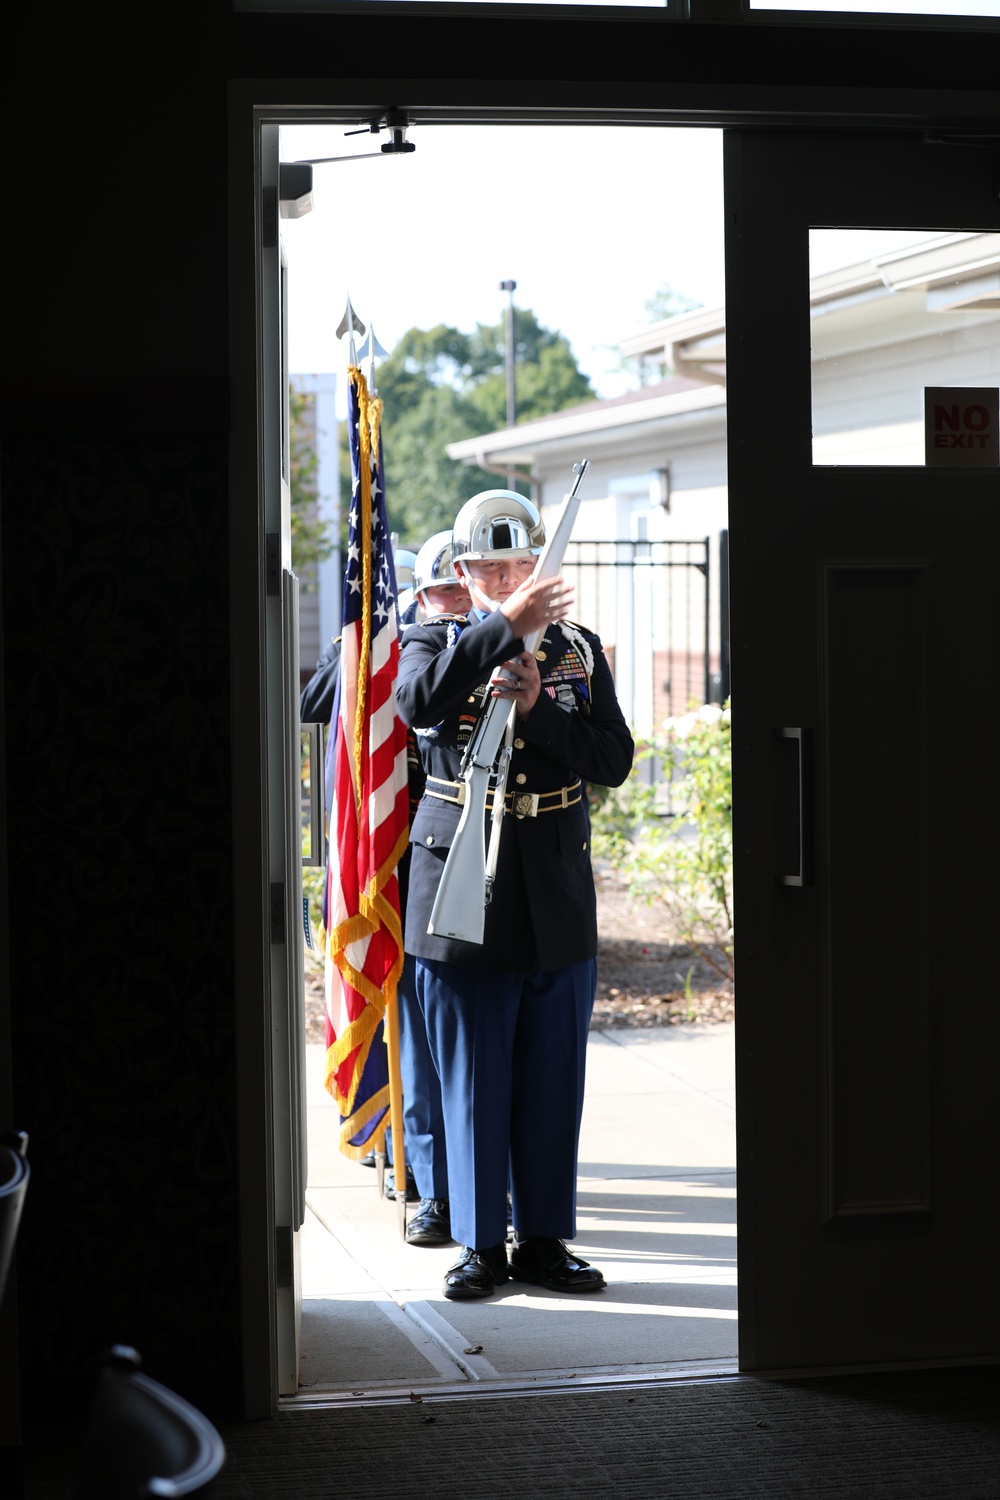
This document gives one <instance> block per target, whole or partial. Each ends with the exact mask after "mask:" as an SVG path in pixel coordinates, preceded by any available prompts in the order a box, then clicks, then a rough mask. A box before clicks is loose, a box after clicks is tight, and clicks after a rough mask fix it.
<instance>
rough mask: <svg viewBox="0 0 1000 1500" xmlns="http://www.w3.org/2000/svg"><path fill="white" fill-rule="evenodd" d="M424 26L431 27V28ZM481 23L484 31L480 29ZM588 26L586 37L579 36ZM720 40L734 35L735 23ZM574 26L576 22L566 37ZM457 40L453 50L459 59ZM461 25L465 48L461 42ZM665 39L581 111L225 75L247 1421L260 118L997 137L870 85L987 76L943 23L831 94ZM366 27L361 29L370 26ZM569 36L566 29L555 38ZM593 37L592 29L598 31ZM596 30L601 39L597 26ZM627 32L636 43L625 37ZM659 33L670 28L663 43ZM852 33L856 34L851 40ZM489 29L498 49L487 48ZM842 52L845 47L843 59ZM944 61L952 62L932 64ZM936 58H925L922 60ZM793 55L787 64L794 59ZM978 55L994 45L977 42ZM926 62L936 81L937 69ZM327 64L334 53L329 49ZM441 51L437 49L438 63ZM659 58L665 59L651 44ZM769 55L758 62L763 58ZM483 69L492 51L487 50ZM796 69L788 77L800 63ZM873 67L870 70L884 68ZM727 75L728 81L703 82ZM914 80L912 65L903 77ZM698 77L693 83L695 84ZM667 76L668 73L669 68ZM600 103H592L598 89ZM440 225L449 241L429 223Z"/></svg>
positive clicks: (498, 91) (543, 37)
mask: <svg viewBox="0 0 1000 1500" xmlns="http://www.w3.org/2000/svg"><path fill="white" fill-rule="evenodd" d="M423 24H424V27H425V34H424V36H423V37H422V38H421V45H420V49H419V51H420V55H424V56H426V52H427V41H428V38H427V35H426V28H427V26H428V21H425V22H424V23H423ZM431 25H433V23H431ZM477 25H478V26H481V25H482V23H474V22H470V23H468V26H465V25H463V24H462V23H452V25H451V28H450V39H449V49H448V55H450V56H453V57H454V56H461V55H462V52H463V51H467V52H468V55H469V56H470V57H471V56H475V58H476V61H477V62H478V63H479V64H480V65H481V64H482V61H483V54H482V52H481V51H479V52H478V53H477V52H476V50H475V45H474V42H473V39H474V38H475V37H477V36H478V37H479V39H480V42H481V41H482V39H483V37H484V36H485V35H486V33H483V32H481V31H477ZM494 27H495V23H494ZM406 29H407V23H406V19H405V18H404V17H400V22H399V24H398V26H397V27H396V30H395V38H394V39H395V41H396V42H397V44H398V47H397V48H394V49H393V51H394V53H395V55H397V56H398V55H399V53H400V51H401V50H402V45H403V43H404V39H405V32H406ZM586 29H587V30H589V29H590V28H589V27H587V28H586ZM730 30H731V31H734V30H735V28H731V29H730ZM511 31H512V32H514V31H517V32H518V33H521V41H522V43H523V44H524V45H525V46H526V45H527V43H528V42H529V41H530V42H531V43H532V45H533V46H535V47H537V46H538V44H539V43H541V42H543V41H544V42H547V44H548V45H549V46H552V45H555V42H556V41H558V40H559V37H560V31H559V30H558V29H554V28H553V26H552V25H551V24H548V23H546V24H544V25H543V23H534V22H530V21H525V22H520V23H518V22H514V23H512V26H511ZM579 31H580V26H579V25H577V33H578V34H579ZM456 32H457V33H459V36H458V38H457V44H458V46H459V48H461V49H462V50H461V51H459V52H457V53H456V51H455V47H456ZM466 32H467V33H468V41H467V43H466V44H465V45H463V41H462V37H463V36H464V35H465V33H466ZM684 33H685V34H684V35H682V32H681V30H680V29H676V30H675V29H673V28H672V29H671V32H670V36H669V40H670V41H671V43H672V42H674V40H676V42H677V44H678V48H679V50H680V51H682V52H685V53H686V54H687V56H688V59H689V61H692V60H693V63H694V64H697V65H698V66H695V67H694V68H693V72H692V78H693V81H691V82H685V83H684V84H683V85H676V84H668V83H664V82H659V81H657V82H650V81H645V82H642V81H640V82H635V81H631V82H621V83H618V82H614V81H609V82H602V83H600V84H599V85H596V86H594V87H593V88H591V90H590V93H591V99H590V101H589V102H588V103H587V104H586V105H585V106H584V105H581V103H580V94H581V89H580V86H579V85H578V84H576V83H570V82H566V81H563V80H559V79H556V80H552V79H551V78H549V79H546V78H538V79H536V80H527V81H526V80H523V79H522V80H518V81H516V82H513V83H512V82H511V80H510V79H509V78H508V79H498V78H489V77H486V78H476V77H464V78H460V79H451V80H444V81H438V82H435V83H433V84H429V83H427V82H423V81H420V80H419V79H416V78H405V77H404V78H402V79H400V78H399V77H398V76H397V77H393V78H389V77H387V78H384V79H381V80H374V81H364V80H362V81H358V80H357V79H351V78H343V79H337V78H327V79H323V80H321V81H319V82H317V81H315V80H311V81H307V80H302V79H279V78H269V79H263V80H256V81H249V82H248V81H243V80H241V81H238V82H233V83H231V85H230V90H229V127H230V129H229V298H230V302H229V306H230V330H231V332H230V381H231V392H232V406H231V410H232V432H231V446H230V494H231V497H232V504H231V509H230V537H231V542H230V547H231V551H230V564H231V599H232V607H231V629H232V658H231V664H232V678H231V682H232V703H233V725H232V727H233V745H234V761H233V803H234V860H233V883H234V908H235V911H236V913H237V971H236V986H237V994H236V1015H237V1067H238V1119H239V1135H240V1169H239V1170H240V1194H241V1242H242V1246H243V1250H242V1255H243V1265H242V1277H243V1280H242V1288H243V1340H244V1397H245V1406H246V1412H247V1415H248V1416H260V1415H264V1414H267V1413H269V1412H270V1411H272V1410H273V1409H274V1407H275V1404H276V1394H275V1392H276V1373H275V1357H274V1329H275V1318H274V1292H273V1286H274V1222H273V1206H272V1203H271V1201H270V1193H269V1188H268V1182H269V1173H268V1172H266V1171H264V1170H262V1169H261V1163H263V1162H266V1161H268V1160H269V1153H270V1131H269V1123H268V1119H269V1110H270V1097H271V1078H270V1051H269V1049H270V1011H269V996H268V992H267V978H266V976H267V973H268V954H269V930H268V905H267V892H268V882H267V863H266V844H265V838H266V828H267V809H266V803H265V798H264V786H265V782H264V746H263V739H262V735H263V715H264V708H265V694H264V668H263V661H264V656H263V651H264V634H263V608H264V599H265V594H266V581H265V570H266V560H265V555H264V535H263V525H262V516H263V509H262V489H263V484H262V465H261V457H260V451H259V444H258V431H259V426H260V400H261V398H260V391H259V382H258V374H257V365H258V347H257V328H256V311H255V297H256V270H255V259H256V246H257V244H258V243H259V237H260V232H261V205H260V203H259V202H258V201H257V200H258V195H257V194H256V192H255V170H256V166H257V158H258V154H259V126H260V125H261V124H262V123H281V124H293V123H317V124H318V123H331V124H337V123H344V124H345V125H352V124H353V125H356V124H357V122H358V121H359V120H363V119H365V118H368V117H372V116H376V115H378V114H379V113H380V112H381V111H382V110H384V109H385V107H386V105H387V103H392V104H393V105H395V106H396V107H398V108H402V109H405V110H407V112H408V113H409V114H410V117H411V120H412V121H414V122H415V123H419V124H420V125H421V126H433V125H435V124H438V125H443V124H452V125H455V124H467V125H469V126H470V127H474V126H475V125H476V124H503V123H508V124H512V125H513V124H524V123H533V124H541V123H548V124H554V125H566V124H579V125H580V126H581V127H585V126H586V125H588V124H621V125H633V126H635V125H645V126H648V127H652V128H665V127H671V128H672V127H684V126H688V127H691V126H697V127H699V128H706V127H714V128H723V129H740V130H747V129H751V130H752V129H755V128H767V129H770V130H774V129H784V130H793V131H797V132H802V131H808V130H810V129H823V130H825V131H830V130H856V129H858V128H866V129H869V130H871V129H881V130H890V131H906V132H920V131H924V130H938V131H942V130H944V131H959V132H963V133H983V132H984V131H988V130H990V129H993V130H997V131H1000V90H996V89H993V88H972V87H969V88H962V87H954V86H952V87H942V86H925V87H923V88H921V87H911V88H906V89H901V88H891V87H888V88H887V87H885V86H884V85H880V83H879V78H880V77H897V76H898V71H897V69H896V67H895V66H894V64H898V49H899V48H901V47H906V49H907V53H908V55H910V53H911V52H912V51H913V49H914V46H915V44H914V40H913V39H914V37H915V36H916V38H917V43H916V49H917V51H919V52H920V53H921V55H922V56H926V59H927V64H928V73H927V76H928V77H929V78H931V79H933V78H934V77H935V76H936V77H937V78H938V79H941V78H947V77H951V78H955V77H959V78H961V77H962V76H963V70H965V69H966V68H969V70H970V81H971V80H972V75H974V74H975V73H976V72H977V71H978V73H979V76H980V77H985V76H986V72H985V68H984V67H983V66H982V64H981V63H980V64H978V65H977V63H976V61H975V59H974V58H973V59H972V61H971V64H970V59H969V56H968V53H969V50H970V49H969V40H970V39H969V38H968V37H967V36H966V37H955V38H945V37H943V36H942V33H941V32H940V31H928V32H927V33H914V32H913V31H912V30H911V31H909V32H907V33H903V32H901V31H900V32H896V33H895V37H893V36H892V34H888V33H887V34H883V33H881V32H878V33H874V32H872V31H871V30H870V29H867V30H865V31H864V32H862V33H854V32H852V31H850V29H846V28H839V30H838V33H837V37H836V47H835V48H834V51H835V52H839V51H840V49H841V48H843V47H847V49H848V51H847V54H846V55H847V56H848V57H849V58H850V60H851V65H850V66H847V67H846V69H845V72H844V74H843V76H845V77H847V78H852V77H855V76H856V74H857V72H858V71H859V67H858V62H859V57H858V50H857V49H860V48H861V46H862V43H863V45H864V49H865V50H864V58H863V65H862V66H861V68H860V71H861V72H863V73H864V74H865V79H864V80H863V81H861V82H859V83H855V84H850V83H848V84H847V85H845V86H842V87H837V86H835V85H832V84H831V85H827V84H826V83H824V82H821V81H816V82H813V83H806V84H800V83H783V82H781V81H780V77H781V76H785V77H791V78H795V77H796V76H798V77H803V78H814V77H815V74H816V69H817V67H818V66H823V67H826V68H827V72H828V74H829V76H831V77H836V74H835V72H834V71H833V70H834V68H835V67H836V65H837V64H836V57H834V58H833V59H832V61H831V59H830V58H827V59H826V60H825V62H824V63H822V64H817V62H816V56H817V53H816V50H815V49H816V46H817V42H818V40H819V39H818V37H817V32H816V28H815V27H812V28H802V29H801V30H800V32H799V34H798V35H797V37H796V36H795V35H794V28H788V29H787V36H788V37H792V39H793V40H795V42H796V47H795V48H793V49H792V55H791V59H790V62H785V63H783V64H782V65H780V66H778V67H777V68H776V66H775V64H774V61H773V59H774V51H773V47H772V51H771V54H770V56H771V71H770V74H769V73H768V72H767V71H766V70H764V71H761V72H758V73H756V74H755V73H754V72H753V68H752V61H753V55H754V54H756V53H758V51H759V48H760V42H761V40H763V42H764V43H767V42H768V41H770V42H771V43H772V44H773V42H774V41H775V36H776V33H775V29H774V28H773V27H772V28H766V29H763V30H761V31H758V32H757V33H755V34H754V33H752V31H751V29H750V28H744V29H742V30H741V32H740V35H739V37H738V38H736V37H733V36H728V37H725V38H724V40H725V42H726V43H727V44H729V43H732V42H738V43H739V45H738V47H736V48H735V50H734V49H732V48H728V47H727V51H728V53H729V55H730V56H731V58H732V59H733V62H734V64H735V62H736V59H737V56H738V55H741V56H742V64H741V65H740V66H739V67H736V68H734V69H727V68H725V67H720V51H719V48H718V47H717V48H716V52H715V53H714V54H711V55H701V54H699V53H698V50H697V44H698V42H699V40H701V41H704V40H707V41H709V42H712V41H715V42H716V43H721V42H722V41H723V37H722V36H721V34H720V32H719V31H718V30H716V31H714V32H713V28H712V27H694V26H692V27H690V28H684ZM369 35H370V33H369ZM561 35H562V36H565V30H562V32H561ZM601 35H602V33H601V32H600V30H599V29H598V28H594V38H595V40H599V38H600V36H601ZM603 35H604V36H605V37H606V38H610V29H609V28H608V27H607V25H606V24H605V30H604V32H603ZM630 35H631V37H632V40H633V41H635V40H638V38H637V36H636V34H635V33H634V32H631V33H630ZM660 35H661V36H663V37H664V38H666V37H667V33H666V32H662V33H660ZM505 36H507V41H506V43H505V47H504V51H505V52H508V51H510V49H511V48H512V47H513V50H512V51H510V55H518V50H517V45H516V44H515V43H514V42H513V40H512V38H511V37H510V36H509V35H508V34H507V33H505ZM852 39H853V40H852ZM952 41H955V42H959V43H962V44H964V48H965V53H966V55H965V57H964V58H962V57H960V55H959V54H958V53H957V52H956V53H955V60H954V62H953V63H952V62H950V56H951V42H952ZM495 46H496V43H495V35H494V50H495ZM851 47H854V48H855V49H856V50H855V51H854V52H853V53H852V52H851V51H850V49H851ZM942 47H943V51H944V52H945V53H947V54H948V56H947V57H943V55H942ZM928 49H934V50H928ZM796 50H797V52H798V62H796V55H795V53H796ZM981 51H984V52H985V51H992V49H981ZM935 52H936V59H937V72H936V74H935V70H934V66H933V64H934V58H935ZM341 55H347V54H346V53H343V54H341ZM442 55H444V54H442ZM664 55H666V49H665V48H664ZM760 56H761V57H766V56H767V53H766V52H760ZM491 61H492V58H491ZM797 66H798V67H799V68H800V69H801V71H799V72H798V73H796V67H797ZM880 69H881V70H882V71H881V72H880ZM727 71H729V72H730V73H731V75H732V76H735V77H736V78H737V80H738V81H736V82H725V81H723V82H709V81H707V80H708V79H710V78H718V77H724V76H725V73H726V72H727ZM776 72H777V75H778V77H777V79H776V81H775V82H774V83H767V82H759V83H758V82H745V81H743V80H745V79H746V78H748V77H749V78H753V77H762V78H767V77H768V76H771V77H775V74H776ZM917 72H919V69H918V70H917ZM699 73H700V75H701V79H702V81H699ZM671 74H672V76H674V77H676V76H677V71H676V69H675V68H671ZM595 94H596V95H597V96H599V97H597V98H595V97H593V96H594V95H595ZM442 232H443V233H446V232H447V224H446V223H445V222H443V225H442Z"/></svg>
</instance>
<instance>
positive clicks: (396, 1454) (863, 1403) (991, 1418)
mask: <svg viewBox="0 0 1000 1500" xmlns="http://www.w3.org/2000/svg"><path fill="white" fill-rule="evenodd" d="M221 1431H222V1434H223V1437H224V1438H225V1441H226V1444H227V1448H228V1459H227V1463H226V1467H225V1469H224V1470H223V1473H222V1475H221V1476H220V1479H219V1481H217V1484H216V1487H215V1490H214V1492H213V1500H281V1497H289V1500H291V1497H293V1496H294V1497H296V1500H320V1497H322V1500H394V1497H401V1500H402V1497H408V1496H411V1495H427V1496H433V1497H434V1500H494V1497H495V1500H501V1497H503V1500H512V1497H534V1496H557V1497H566V1500H569V1497H572V1500H580V1497H587V1496H601V1497H604V1496H607V1497H614V1500H618V1497H625V1500H629V1497H636V1500H640V1497H641V1500H661V1497H662V1500H703V1497H704V1500H754V1497H767V1500H785V1497H795V1496H808V1497H817V1496H818V1497H824V1500H830V1497H836V1500H923V1497H930V1496H933V1497H946V1500H997V1497H1000V1368H993V1367H990V1368H985V1369H984V1368H980V1369H963V1370H953V1371H933V1372H927V1371H923V1372H915V1373H912V1374H911V1373H907V1374H889V1375H865V1376H843V1377H840V1378H838V1379H824V1380H810V1381H798V1382H771V1381H763V1380H755V1379H753V1378H750V1377H747V1376H740V1377H735V1378H733V1379H731V1380H724V1381H711V1382H709V1381H704V1382H694V1383H690V1384H686V1385H682V1384H670V1385H660V1386H657V1387H654V1388H648V1389H644V1390H635V1389H633V1390H626V1389H616V1390H609V1389H603V1390H599V1389H581V1390H579V1391H576V1392H571V1393H566V1394H563V1393H561V1392H560V1393H558V1394H544V1395H542V1394H539V1395H528V1396H516V1397H501V1396H497V1397H490V1396H488V1395H483V1396H481V1397H476V1398H475V1399H471V1400H470V1399H468V1398H466V1399H463V1400H449V1399H448V1398H447V1397H437V1398H425V1399H424V1400H422V1401H407V1402H405V1403H385V1404H374V1405H370V1406H365V1407H341V1408H337V1409H325V1410H304V1411H294V1410H290V1411H282V1412H281V1413H280V1414H279V1415H278V1416H276V1417H273V1418H270V1419H269V1420H267V1421H262V1422H254V1423H242V1424H222V1426H221ZM26 1456H27V1458H28V1476H29V1485H28V1488H27V1495H28V1500H65V1497H66V1496H67V1494H68V1491H67V1490H66V1489H65V1488H64V1487H60V1486H59V1485H58V1484H55V1483H53V1480H52V1477H51V1476H52V1475H53V1473H54V1459H53V1448H52V1445H51V1443H49V1444H48V1446H47V1448H46V1447H44V1446H42V1445H41V1444H36V1445H35V1446H33V1447H32V1448H31V1449H29V1450H28V1453H27V1455H26ZM46 1457H47V1459H48V1473H49V1476H50V1478H49V1479H48V1480H46V1477H45V1468H46Z"/></svg>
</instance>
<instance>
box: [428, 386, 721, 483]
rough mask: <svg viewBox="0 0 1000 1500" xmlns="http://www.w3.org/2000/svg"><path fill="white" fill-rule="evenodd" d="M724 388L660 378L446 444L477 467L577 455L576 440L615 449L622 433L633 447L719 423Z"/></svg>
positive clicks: (591, 448) (452, 454)
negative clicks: (628, 390)
mask: <svg viewBox="0 0 1000 1500" xmlns="http://www.w3.org/2000/svg"><path fill="white" fill-rule="evenodd" d="M725 407H726V393H725V391H724V390H722V389H721V388H720V387H719V386H708V385H702V384H699V383H698V382H697V381H693V380H687V379H674V380H666V381H663V382H662V383H661V384H659V385H655V386H646V387H644V388H643V389H642V390H639V391H633V392H631V393H630V394H629V395H627V396H618V397H614V398H612V399H611V400H607V401H589V402H587V403H586V405H584V406H575V407H570V408H569V409H568V410H566V411H560V412H555V413H554V414H553V415H552V416H550V417H540V418H539V419H538V420H537V421H534V422H524V423H521V424H520V425H519V426H516V427H508V428H505V429H503V430H502V431H499V432H488V433H485V434H484V435H483V436H482V437H474V438H463V439H462V440H461V441H460V442H457V443H449V444H448V446H447V453H448V457H449V458H452V459H457V460H458V461H460V462H461V463H467V464H478V466H479V467H480V468H483V469H486V470H487V471H489V470H490V469H495V468H501V467H504V466H506V465H522V466H523V465H529V464H530V465H533V466H534V465H537V464H538V463H539V462H540V461H541V460H542V458H543V457H544V458H545V459H547V460H548V459H553V460H558V459H559V458H560V457H561V456H562V454H564V453H565V454H569V453H573V455H574V456H578V453H579V450H580V447H581V444H583V445H584V446H586V448H587V452H588V455H590V454H597V453H600V452H602V451H605V450H607V449H612V448H616V449H620V447H621V441H622V436H623V434H626V433H627V435H628V441H629V442H630V444H632V445H633V446H635V447H639V448H642V447H644V446H645V445H646V444H647V443H648V444H649V446H650V447H655V446H656V443H657V440H658V439H659V438H660V437H662V436H663V435H664V434H665V433H670V434H671V435H672V436H673V437H674V439H676V438H677V437H678V436H679V435H680V434H681V433H682V432H684V431H686V430H696V429H698V428H701V427H704V425H705V423H706V422H707V421H712V420H714V421H715V424H716V425H718V424H719V423H720V422H724V420H725Z"/></svg>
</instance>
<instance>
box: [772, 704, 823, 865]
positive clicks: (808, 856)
mask: <svg viewBox="0 0 1000 1500" xmlns="http://www.w3.org/2000/svg"><path fill="white" fill-rule="evenodd" d="M774 737H775V739H777V740H792V741H793V742H794V743H795V746H796V749H797V764H798V851H799V854H798V868H797V869H796V870H794V871H792V872H791V873H788V874H776V875H775V879H776V880H777V882H778V884H779V885H798V886H805V885H812V883H813V854H814V837H813V834H814V816H813V814H814V801H813V731H812V730H811V729H802V728H795V729H776V730H775V731H774Z"/></svg>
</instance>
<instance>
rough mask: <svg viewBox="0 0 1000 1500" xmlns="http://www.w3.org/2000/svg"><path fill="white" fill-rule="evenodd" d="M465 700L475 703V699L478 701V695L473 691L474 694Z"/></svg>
mask: <svg viewBox="0 0 1000 1500" xmlns="http://www.w3.org/2000/svg"><path fill="white" fill-rule="evenodd" d="M465 701H466V702H467V703H475V701H476V695H475V693H473V694H472V696H471V697H469V698H467V699H466V700H465Z"/></svg>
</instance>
